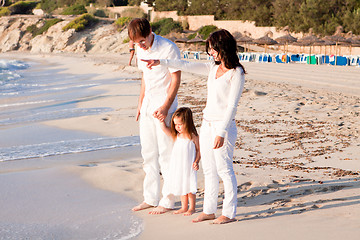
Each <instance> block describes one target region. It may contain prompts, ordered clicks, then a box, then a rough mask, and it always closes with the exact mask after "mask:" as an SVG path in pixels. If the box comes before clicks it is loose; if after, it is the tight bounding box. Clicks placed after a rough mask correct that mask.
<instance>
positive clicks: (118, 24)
mask: <svg viewBox="0 0 360 240" xmlns="http://www.w3.org/2000/svg"><path fill="white" fill-rule="evenodd" d="M131 20H132V18H131V17H120V18H118V19H116V21H115V25H116V27H117V28H119V29H121V28H123V27H124V26H126V25H127V24H128V23H129V22H130V21H131Z"/></svg>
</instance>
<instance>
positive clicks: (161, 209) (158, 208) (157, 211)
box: [149, 206, 171, 215]
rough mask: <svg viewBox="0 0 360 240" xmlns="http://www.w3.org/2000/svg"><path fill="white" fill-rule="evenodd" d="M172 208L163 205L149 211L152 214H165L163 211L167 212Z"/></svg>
mask: <svg viewBox="0 0 360 240" xmlns="http://www.w3.org/2000/svg"><path fill="white" fill-rule="evenodd" d="M170 210H171V209H169V208H164V207H162V206H157V207H156V208H154V209H153V210H151V211H150V212H149V214H151V215H157V214H163V213H166V212H168V211H170Z"/></svg>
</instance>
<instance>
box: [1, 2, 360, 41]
mask: <svg viewBox="0 0 360 240" xmlns="http://www.w3.org/2000/svg"><path fill="white" fill-rule="evenodd" d="M141 2H142V1H141V0H38V1H19V0H0V6H2V7H0V16H4V15H13V14H19V13H21V12H27V13H29V9H32V8H35V7H36V8H41V9H43V10H44V11H46V12H47V13H52V12H55V13H57V14H69V15H71V14H83V13H87V12H88V11H87V9H86V8H85V7H87V6H89V5H90V4H93V5H95V6H97V7H100V8H101V7H103V8H104V9H105V7H109V6H127V5H139V4H140V3H141ZM146 2H147V3H148V4H150V5H153V6H154V9H155V10H156V11H177V12H178V14H179V15H214V16H215V19H217V20H249V21H254V22H255V24H256V26H275V27H277V28H283V27H285V26H287V27H288V29H289V30H290V31H292V32H309V30H310V29H312V33H314V34H318V35H322V36H324V35H331V34H333V33H335V31H336V28H337V27H338V26H342V27H343V29H344V31H345V32H349V31H351V32H352V33H353V34H360V0H191V1H188V0H171V1H169V0H147V1H146ZM68 8H71V9H68ZM59 9H60V10H61V11H60V10H59ZM92 14H93V15H95V16H96V15H97V16H99V17H107V16H109V13H107V12H106V10H101V9H100V10H97V11H96V12H93V13H92Z"/></svg>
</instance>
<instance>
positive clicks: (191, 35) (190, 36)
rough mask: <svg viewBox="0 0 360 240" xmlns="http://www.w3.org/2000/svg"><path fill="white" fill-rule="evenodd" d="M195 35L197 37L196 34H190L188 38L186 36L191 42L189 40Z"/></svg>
mask: <svg viewBox="0 0 360 240" xmlns="http://www.w3.org/2000/svg"><path fill="white" fill-rule="evenodd" d="M196 35H197V33H192V34H190V35H189V36H187V38H188V39H189V40H191V39H193V38H195V37H196Z"/></svg>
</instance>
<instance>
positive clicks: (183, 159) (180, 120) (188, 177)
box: [161, 107, 200, 216]
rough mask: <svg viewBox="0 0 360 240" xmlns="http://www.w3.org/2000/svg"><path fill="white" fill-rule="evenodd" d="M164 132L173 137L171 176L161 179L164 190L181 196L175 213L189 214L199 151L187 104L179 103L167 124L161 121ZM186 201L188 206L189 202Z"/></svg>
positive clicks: (192, 211) (193, 198)
mask: <svg viewBox="0 0 360 240" xmlns="http://www.w3.org/2000/svg"><path fill="white" fill-rule="evenodd" d="M161 127H162V129H163V130H164V132H165V133H166V134H167V135H169V136H171V137H172V138H173V140H174V147H173V150H172V153H171V160H170V173H169V174H170V176H171V179H170V180H169V181H168V182H165V183H164V187H163V188H164V190H163V191H164V192H165V193H166V194H168V195H170V194H171V195H174V196H181V209H179V210H177V211H175V212H174V214H180V213H184V216H190V215H191V214H193V213H194V212H195V200H196V191H197V188H196V171H197V170H198V169H199V161H200V151H199V136H198V134H197V131H196V128H195V125H194V122H193V117H192V112H191V110H190V108H187V107H182V108H179V109H177V110H176V111H175V113H174V114H173V116H172V119H171V126H170V128H168V127H167V126H166V125H165V122H164V121H162V122H161ZM188 205H189V206H188Z"/></svg>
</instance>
